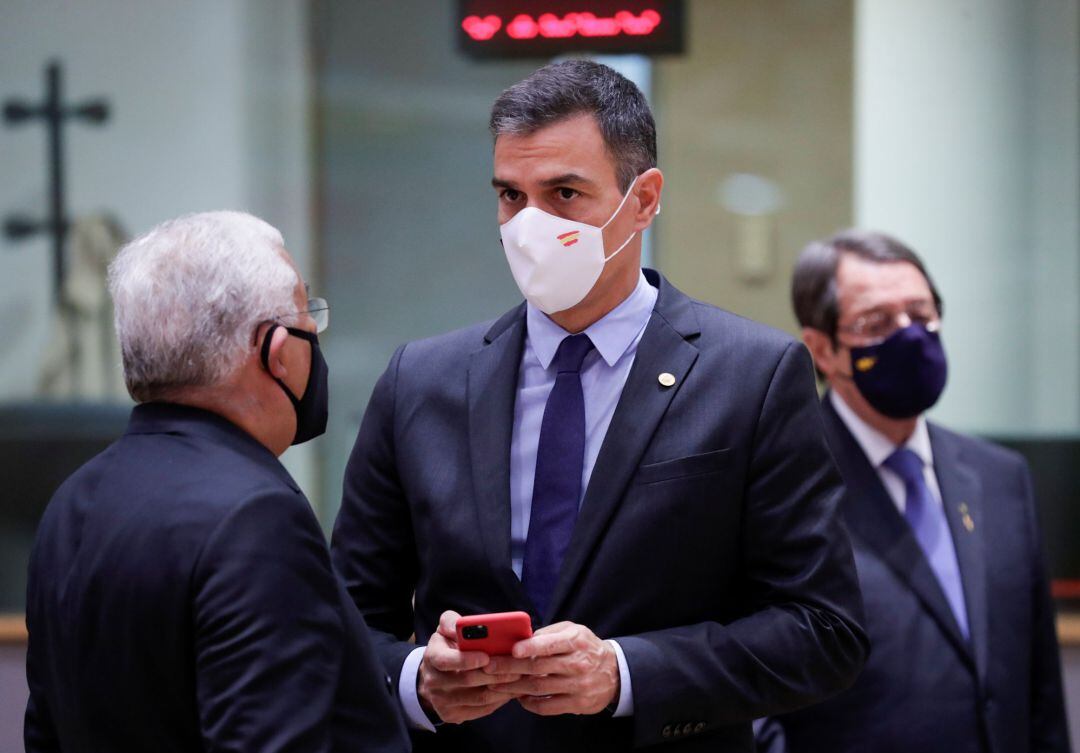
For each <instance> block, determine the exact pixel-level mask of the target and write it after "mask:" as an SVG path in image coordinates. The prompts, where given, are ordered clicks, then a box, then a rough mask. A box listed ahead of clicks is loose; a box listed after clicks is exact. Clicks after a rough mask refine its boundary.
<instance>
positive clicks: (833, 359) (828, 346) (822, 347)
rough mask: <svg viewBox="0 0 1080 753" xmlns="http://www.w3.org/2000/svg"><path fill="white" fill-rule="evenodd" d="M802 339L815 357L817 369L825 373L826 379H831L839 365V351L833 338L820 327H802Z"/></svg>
mask: <svg viewBox="0 0 1080 753" xmlns="http://www.w3.org/2000/svg"><path fill="white" fill-rule="evenodd" d="M802 339H803V342H804V343H806V348H807V350H809V351H810V355H811V356H812V357H813V359H814V366H816V367H817V370H818V371H820V372H821V373H822V374H824V375H825V378H826V379H831V378H832V376H833V374H834V373H835V372H836V368H837V365H838V359H839V357H840V356H839V353H837V351H836V349H835V348H834V347H833V341H832V338H831V337H829V336H828V335H827V334H825V333H824V332H822V331H821V330H820V329H814V328H813V327H803V328H802Z"/></svg>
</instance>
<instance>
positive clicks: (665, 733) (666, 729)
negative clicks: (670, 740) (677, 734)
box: [660, 724, 671, 737]
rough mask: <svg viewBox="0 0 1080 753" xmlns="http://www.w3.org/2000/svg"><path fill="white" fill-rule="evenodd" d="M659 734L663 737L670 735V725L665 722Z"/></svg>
mask: <svg viewBox="0 0 1080 753" xmlns="http://www.w3.org/2000/svg"><path fill="white" fill-rule="evenodd" d="M660 734H661V735H663V736H664V737H671V725H670V724H665V725H664V729H663V730H661V731H660Z"/></svg>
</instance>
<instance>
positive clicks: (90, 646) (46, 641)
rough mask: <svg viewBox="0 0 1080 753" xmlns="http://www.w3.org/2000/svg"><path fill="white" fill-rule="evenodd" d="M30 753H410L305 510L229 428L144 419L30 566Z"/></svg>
mask: <svg viewBox="0 0 1080 753" xmlns="http://www.w3.org/2000/svg"><path fill="white" fill-rule="evenodd" d="M26 622H27V626H28V628H29V632H30V642H29V650H28V656H27V679H28V680H29V684H30V701H29V704H28V706H27V711H26V728H25V740H26V750H27V753H44V752H45V751H64V753H71V752H72V751H88V752H89V751H110V752H111V753H123V752H124V751H132V752H134V751H140V752H145V751H155V752H156V753H171V752H174V751H175V752H177V753H179V752H181V751H191V752H192V753H194V752H195V751H200V752H201V751H237V753H239V752H241V751H243V753H253V752H255V751H259V752H264V751H296V753H313V752H316V751H336V750H349V751H404V750H407V749H408V740H407V736H406V734H405V731H404V725H403V723H402V721H401V719H400V717H399V715H398V713H397V703H396V701H395V700H394V699H393V698H392V697H391V695H390V693H389V689H388V683H387V681H386V676H385V673H384V672H383V671H382V668H381V666H380V665H379V663H378V660H377V658H376V657H375V654H374V652H373V648H372V645H371V643H370V638H369V636H368V634H367V629H366V627H365V625H364V623H363V620H362V618H361V617H360V615H359V613H358V612H357V611H356V609H355V607H354V606H353V605H352V603H351V601H350V600H349V599H348V597H347V595H346V594H345V592H344V589H343V588H342V587H341V586H340V585H339V583H338V581H337V580H336V578H335V577H334V574H333V571H332V570H331V566H330V556H329V552H328V550H327V548H326V542H325V540H324V539H323V536H322V531H321V530H320V528H319V526H318V523H317V522H316V520H315V516H314V514H313V513H312V510H311V508H310V506H309V505H308V502H307V500H306V499H305V498H304V496H303V494H302V493H301V492H300V490H299V488H297V486H296V484H295V482H294V481H293V480H292V478H291V477H290V476H289V474H288V472H287V471H286V470H285V468H284V467H283V466H282V465H281V464H280V463H279V462H278V460H277V458H275V457H274V456H273V454H272V453H271V452H270V451H269V450H267V449H266V448H265V447H263V446H262V445H261V444H259V443H258V442H257V441H256V440H255V439H254V438H252V437H251V436H249V435H248V434H246V433H245V432H244V431H242V430H241V429H239V428H238V427H236V426H234V425H233V424H231V423H229V422H228V421H226V420H225V419H223V418H221V417H219V416H216V415H214V414H212V413H208V412H205V411H202V410H198V409H195V408H188V407H183V406H179V405H169V404H165V403H150V404H144V405H139V406H137V407H136V408H135V409H134V410H133V412H132V417H131V422H130V425H129V427H128V430H127V432H126V433H125V434H124V436H123V437H122V438H121V439H120V440H118V441H117V442H115V443H114V444H113V445H111V446H110V447H109V448H108V449H107V450H105V452H103V453H102V454H100V455H98V456H97V457H95V458H94V459H93V460H91V461H90V462H89V463H87V464H86V465H84V466H83V467H82V468H80V469H79V470H78V471H76V472H75V473H74V474H73V475H72V476H71V477H70V478H69V479H68V480H67V481H66V482H65V483H64V484H63V485H62V486H61V487H60V489H59V490H58V491H57V492H56V494H55V496H54V497H53V499H52V501H51V502H50V503H49V506H48V508H47V509H46V511H45V515H44V517H43V518H42V521H41V524H40V527H39V528H38V534H37V540H36V542H35V545H34V550H33V553H32V555H31V559H30V572H29V585H28V591H27V614H26Z"/></svg>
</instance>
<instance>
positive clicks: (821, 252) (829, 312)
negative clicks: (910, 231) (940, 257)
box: [791, 228, 944, 342]
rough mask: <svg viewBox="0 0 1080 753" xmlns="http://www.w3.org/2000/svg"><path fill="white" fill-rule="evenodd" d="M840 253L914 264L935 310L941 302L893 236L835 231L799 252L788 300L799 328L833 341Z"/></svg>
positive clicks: (912, 254) (912, 255) (919, 265)
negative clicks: (830, 236) (828, 236)
mask: <svg viewBox="0 0 1080 753" xmlns="http://www.w3.org/2000/svg"><path fill="white" fill-rule="evenodd" d="M841 254H852V255H854V256H857V257H859V258H860V259H865V260H867V261H872V262H878V263H887V262H907V263H908V264H912V265H914V266H915V268H916V269H918V270H919V272H921V273H922V276H923V277H925V278H926V282H927V284H928V285H929V286H930V292H931V294H932V295H933V296H934V304H935V305H936V306H937V310H938V313H939V314H940V313H942V311H943V304H944V301H942V300H941V295H940V294H939V293H938V289H937V287H936V286H935V285H934V281H933V279H931V277H930V274H929V273H928V272H927V271H926V267H924V266H923V263H922V260H921V259H919V257H918V256H917V255H916V254H915V252H914V251H912V250H911V249H910V248H908V247H907V246H905V245H904V244H903V243H901V242H900V241H898V240H896V239H895V238H893V237H891V236H888V235H885V234H884V233H877V232H873V231H870V230H856V229H854V228H852V229H849V230H844V231H842V232H839V233H837V234H836V235H834V236H833V237H832V238H828V239H826V240H823V241H814V242H813V243H811V244H810V245H808V246H807V247H806V248H804V249H803V250H802V253H800V254H799V259H798V261H797V262H795V274H794V276H793V277H792V280H791V302H792V304H793V305H794V307H795V317H796V318H797V319H798V320H799V325H800V326H802V327H810V328H811V329H816V330H819V331H821V332H824V333H825V334H827V335H828V336H829V337H831V338H833V340H834V342H835V340H836V327H837V321H838V320H839V318H840V309H839V304H838V302H837V297H836V268H837V266H839V264H840V256H841Z"/></svg>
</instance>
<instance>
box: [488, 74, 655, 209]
mask: <svg viewBox="0 0 1080 753" xmlns="http://www.w3.org/2000/svg"><path fill="white" fill-rule="evenodd" d="M582 113H586V114H589V115H592V116H593V117H595V118H596V123H597V125H598V126H599V128H600V133H601V134H602V135H603V137H604V143H605V144H606V145H607V150H608V153H609V154H610V155H611V158H612V160H614V162H615V177H616V178H617V180H618V181H619V188H620V189H621V190H622V191H624V192H625V191H626V190H627V189H629V188H630V184H631V183H632V182H633V180H634V178H636V177H637V176H638V175H640V174H641V173H643V172H645V171H646V170H648V169H649V168H650V167H656V123H655V122H654V121H653V116H652V112H651V111H650V110H649V103H648V102H646V101H645V95H643V94H642V93H641V90H640V89H638V88H637V86H635V85H634V83H633V82H632V81H630V80H629V79H627V78H625V77H624V76H622V75H620V74H619V73H617V72H615V71H614V70H612V69H611V68H609V67H607V66H606V65H601V64H600V63H595V62H593V61H591V60H565V61H562V62H559V63H551V64H549V65H545V66H544V67H543V68H540V69H539V70H537V71H535V72H534V73H533V74H532V75H531V76H529V77H528V78H526V79H524V80H523V81H519V82H518V83H516V84H514V85H513V86H511V87H510V88H509V89H507V90H506V91H504V92H503V93H502V94H500V95H499V97H498V98H497V99H496V100H495V104H494V105H493V106H492V108H491V121H490V124H489V126H490V128H491V135H492V136H494V137H495V138H498V137H499V136H500V135H502V134H504V133H512V134H524V135H528V134H530V133H533V132H535V131H538V130H539V129H541V128H543V127H544V126H548V125H551V124H552V123H555V122H557V121H559V120H562V119H564V118H568V117H571V116H573V115H579V114H582Z"/></svg>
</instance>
